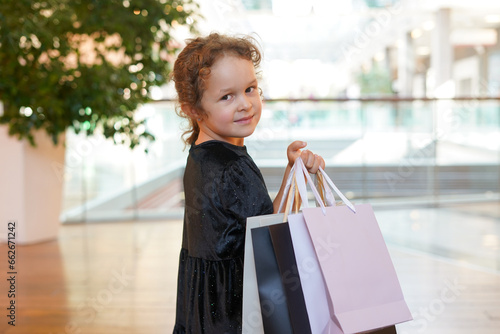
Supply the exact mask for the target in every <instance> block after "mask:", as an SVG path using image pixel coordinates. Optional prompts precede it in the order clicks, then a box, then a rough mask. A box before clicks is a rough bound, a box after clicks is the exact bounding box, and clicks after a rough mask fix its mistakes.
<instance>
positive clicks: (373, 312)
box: [288, 166, 412, 333]
mask: <svg viewBox="0 0 500 334" xmlns="http://www.w3.org/2000/svg"><path fill="white" fill-rule="evenodd" d="M302 168H303V169H304V168H305V167H304V166H302ZM320 172H321V173H322V174H323V177H324V178H325V179H326V180H327V181H328V183H329V185H330V186H331V187H332V188H333V189H334V191H335V192H336V193H337V194H338V195H339V196H340V197H341V199H342V200H343V202H344V203H345V204H346V205H342V206H329V207H325V206H323V205H321V207H319V208H303V209H302V213H303V218H304V220H305V223H306V226H307V230H308V232H309V236H310V238H311V241H312V244H313V246H314V251H315V254H316V258H317V260H318V263H319V266H320V268H321V272H322V274H323V278H324V281H325V283H326V288H327V291H328V297H329V302H330V303H331V305H330V306H331V309H330V311H333V315H334V319H333V321H334V323H336V324H338V325H339V326H340V328H341V330H342V332H343V333H359V332H364V331H370V330H374V329H380V331H382V332H383V331H391V330H393V328H392V327H389V326H392V325H394V324H397V323H401V322H405V321H409V320H411V319H412V316H411V313H410V311H409V309H408V306H407V305H406V302H405V300H404V297H403V293H402V290H401V286H400V284H399V280H398V278H397V274H396V271H395V269H394V266H393V264H392V260H391V258H390V255H389V252H388V250H387V246H386V245H385V242H384V239H383V236H382V233H381V231H380V228H379V226H378V223H377V220H376V218H375V215H374V213H373V209H372V207H371V206H370V205H369V204H361V205H353V204H352V203H350V202H349V201H348V200H347V198H345V196H344V195H343V194H342V193H340V191H339V190H338V189H337V187H336V186H335V185H334V184H333V182H332V181H331V180H330V179H329V177H328V176H327V175H326V173H324V171H323V170H322V169H320ZM310 186H311V188H314V185H313V184H312V183H311V184H310ZM313 190H314V189H313ZM313 192H314V191H313ZM314 193H315V196H316V194H317V191H316V192H314ZM316 198H317V197H316ZM291 218H292V217H289V218H288V219H289V220H290V219H291ZM292 222H293V218H292V221H291V222H290V225H291V226H293V225H292ZM292 235H293V233H292ZM295 245H296V243H294V246H295ZM296 257H300V255H299V251H297V249H296ZM297 261H299V260H297ZM301 278H302V276H301ZM306 286H307V284H306V283H305V282H304V284H303V288H304V290H307V289H306ZM385 327H389V328H385ZM394 330H395V329H394Z"/></svg>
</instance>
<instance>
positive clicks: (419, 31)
mask: <svg viewBox="0 0 500 334" xmlns="http://www.w3.org/2000/svg"><path fill="white" fill-rule="evenodd" d="M422 35H423V31H422V29H413V30H412V31H411V38H413V39H417V38H420V37H421V36H422Z"/></svg>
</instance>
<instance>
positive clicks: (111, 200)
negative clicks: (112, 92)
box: [59, 0, 500, 334]
mask: <svg viewBox="0 0 500 334" xmlns="http://www.w3.org/2000/svg"><path fill="white" fill-rule="evenodd" d="M197 2H198V3H199V4H200V10H201V13H202V15H203V20H202V21H200V23H199V30H200V33H202V34H206V33H209V32H212V31H217V32H222V33H229V34H251V35H252V36H254V37H255V38H256V39H257V40H258V41H259V43H260V45H261V47H262V50H263V54H264V60H263V62H262V64H261V68H260V70H261V72H260V76H261V79H260V86H261V88H262V90H263V95H264V110H263V116H262V119H261V121H260V124H259V127H258V129H257V131H256V132H255V133H254V134H253V135H252V136H251V137H249V138H248V139H247V140H246V141H245V144H246V146H247V148H248V150H249V153H250V154H251V156H252V157H253V158H254V160H255V162H256V164H257V165H258V166H259V167H260V168H261V170H262V172H263V175H264V177H265V180H266V183H267V186H268V189H269V192H270V193H271V196H273V195H274V194H275V193H276V192H277V190H278V188H279V185H280V183H281V177H282V173H283V170H284V166H285V164H286V153H285V150H286V147H287V146H288V144H289V143H290V142H292V141H294V140H304V141H307V143H308V148H309V149H311V150H312V151H314V152H315V153H318V154H320V155H322V156H323V157H324V158H325V160H326V166H327V168H326V171H327V173H328V174H329V175H330V176H331V178H332V179H333V181H334V182H335V183H336V185H337V186H338V187H339V188H340V190H341V191H342V192H343V193H344V194H345V195H346V196H347V197H348V198H350V199H351V200H352V201H353V202H355V203H371V204H372V205H373V207H374V209H375V213H376V216H377V219H378V221H379V224H380V227H381V229H382V232H383V234H384V237H385V239H386V241H387V244H388V246H389V248H390V250H391V252H393V254H394V262H395V264H396V269H397V270H398V272H399V271H401V273H402V274H401V275H402V276H400V279H401V281H402V286H403V290H404V292H405V295H406V296H407V298H408V303H409V305H410V308H411V310H412V312H413V313H414V317H415V319H416V320H417V322H414V323H413V325H406V327H401V330H400V332H401V333H421V332H425V333H441V334H442V333H478V332H481V333H498V330H499V328H500V303H499V302H498V300H500V40H499V34H500V2H497V1H487V0H476V1H465V0H455V1H451V0H432V1H431V0H415V1H410V0H408V1H403V0H335V1H331V0H213V1H209V0H199V1H197ZM176 34H177V35H176V37H177V38H178V39H179V40H180V41H183V40H184V39H186V38H189V37H191V36H192V35H190V34H189V33H187V32H186V31H183V30H182V29H179V30H178V31H177V32H176ZM152 96H153V98H154V100H155V101H154V102H152V103H149V104H147V105H144V106H142V107H141V108H140V110H138V112H137V116H138V117H141V118H146V119H147V127H148V130H149V131H150V132H151V133H153V134H154V135H155V137H156V141H154V142H153V143H149V144H144V145H142V146H141V147H139V148H136V149H134V150H133V151H131V150H129V149H128V147H125V146H119V145H115V144H113V143H112V141H109V140H105V139H104V138H103V137H100V136H94V137H92V138H85V137H84V136H82V135H76V134H74V133H68V134H67V150H66V161H65V166H64V170H63V171H62V175H61V177H62V178H63V179H64V182H65V183H64V184H65V186H64V200H63V211H62V213H61V219H62V222H63V226H64V229H65V230H64V231H63V232H62V233H63V235H64V236H66V237H65V238H61V240H60V242H61V243H62V244H61V245H60V246H59V247H60V248H61V250H64V249H65V247H67V246H65V245H67V243H70V242H73V241H71V240H77V239H71V238H73V237H74V238H76V237H75V235H76V234H77V232H76V231H86V232H85V233H86V236H87V238H88V237H89V236H90V235H97V234H98V233H99V232H97V230H96V229H98V228H100V227H99V226H101V228H103V229H106V230H107V231H108V233H109V235H113V232H110V231H111V229H112V228H113V226H122V225H121V224H123V223H124V222H132V223H133V224H134V225H133V226H134V227H133V228H131V227H130V225H126V226H128V227H127V230H126V231H127V232H123V235H124V236H126V237H127V238H129V237H130V238H133V237H131V236H130V234H129V233H133V232H131V231H132V230H134V231H142V233H144V231H145V230H146V229H150V228H151V226H152V225H151V224H156V223H157V222H161V223H162V224H172V225H171V226H176V227H175V229H174V231H176V232H175V233H179V234H178V235H175V236H172V235H170V236H169V237H168V239H169V240H170V239H175V240H179V239H180V227H179V226H180V224H181V221H182V217H183V189H182V175H183V169H184V165H185V159H186V156H187V151H188V149H185V147H184V144H183V142H182V140H181V134H182V131H183V130H182V127H183V122H182V121H181V120H180V119H179V117H178V116H177V115H176V113H175V106H176V105H175V92H174V89H173V86H172V85H171V84H168V85H166V86H165V87H158V88H157V89H156V90H154V91H153V92H152ZM145 148H147V149H148V153H145V152H144V149H145ZM82 223H83V224H82ZM141 224H143V226H145V227H144V229H145V230H141V228H140V226H141ZM154 226H156V225H154ZM128 229H131V230H130V231H129V230H128ZM159 229H160V231H163V232H165V230H164V229H163V228H159ZM89 231H90V232H89ZM92 231H96V232H95V234H92V233H94V232H92ZM119 233H122V232H119ZM139 233H141V232H139ZM165 233H166V232H165ZM168 233H172V232H171V231H170V232H168ZM70 236H72V237H70ZM152 238H153V240H154V241H155V243H154V244H155V245H156V247H160V248H162V247H163V246H162V245H163V244H162V242H161V241H160V240H157V239H156V238H157V236H152ZM133 240H135V241H134V242H138V241H137V239H133ZM80 242H82V245H81V247H82V249H86V250H87V251H88V249H89V247H90V246H89V244H90V243H91V241H87V242H88V244H87V246H83V243H85V241H80ZM176 242H177V243H178V242H179V241H176ZM95 243H96V241H95V240H94V241H92V245H95ZM175 245H178V244H175ZM169 247H170V246H169ZM171 248H172V249H173V250H172V251H170V252H169V253H168V254H167V253H165V254H164V256H167V257H172V258H175V260H176V258H177V254H178V253H177V248H176V247H170V248H169V249H171ZM162 249H163V248H162ZM162 254H163V253H162ZM96 256H98V255H96ZM130 258H133V256H131V257H130ZM62 261H63V262H64V263H69V262H71V261H72V260H71V259H70V258H66V257H65V256H64V255H63V256H62ZM65 261H69V262H65ZM410 264H411V265H410ZM89 268H92V266H91V264H89ZM172 268H175V266H172ZM61 270H62V271H64V270H63V269H61ZM165 270H167V269H165ZM168 270H170V272H169V273H168V275H170V276H172V282H175V272H174V271H175V270H174V269H168ZM64 272H65V274H64V275H66V276H65V277H67V278H68V279H71V277H76V276H74V275H72V274H69V273H68V271H67V270H66V271H64ZM144 277H146V276H144ZM144 277H143V278H144ZM417 277H418V281H417ZM75 279H76V278H75ZM405 279H406V281H405ZM412 279H414V280H412ZM457 280H458V282H459V283H460V284H462V285H463V286H464V287H467V289H465V288H464V289H465V290H464V291H466V292H464V294H462V295H460V296H458V295H457V300H458V302H457V303H456V304H443V302H441V304H439V301H440V299H439V298H440V297H439V296H440V293H441V292H442V289H443V288H444V287H446V284H447V283H446V282H456V281H457ZM479 281H480V282H481V284H480V285H475V283H478V282H479ZM158 284H160V283H158ZM420 284H421V285H422V286H425V287H426V288H425V289H424V291H423V290H419V289H418V288H416V287H417V286H419V285H420ZM478 284H479V283H478ZM170 288H171V290H174V289H173V287H172V286H171V287H170ZM468 293H470V294H471V295H468ZM441 295H442V294H441ZM467 298H472V299H471V300H469V299H467ZM436 300H437V301H436ZM495 300H496V301H495ZM170 301H172V299H170ZM474 303H477V304H474ZM440 305H441V306H443V305H444V306H443V308H442V309H441V308H439V307H440ZM474 305H475V306H474ZM425 307H430V309H431V311H432V310H434V311H435V312H434V313H432V312H431V316H432V319H431V316H429V317H426V315H425V313H424V312H423V311H422V308H425ZM172 316H173V315H171V314H170V315H169V317H170V318H171V317H172ZM460 319H461V320H460ZM464 319H465V320H464ZM109 321H112V320H109ZM424 325H425V327H424ZM167 332H169V331H168V330H166V331H165V333H167ZM126 333H128V332H126Z"/></svg>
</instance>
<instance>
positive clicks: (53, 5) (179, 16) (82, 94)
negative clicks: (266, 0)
mask: <svg viewBox="0 0 500 334" xmlns="http://www.w3.org/2000/svg"><path fill="white" fill-rule="evenodd" d="M197 11H198V7H197V5H196V4H195V3H193V2H192V1H191V0H187V1H173V0H106V1H91V0H58V1H40V2H38V1H31V0H17V1H6V0H0V101H1V102H2V104H3V108H1V109H0V124H1V125H0V150H1V153H0V154H1V156H2V158H1V161H0V183H1V184H2V190H1V193H0V219H1V221H2V222H5V221H6V220H18V226H19V229H20V230H19V235H20V236H21V237H23V238H24V237H25V240H24V241H25V242H26V243H28V242H34V241H38V240H43V239H50V238H53V237H54V235H53V234H54V233H53V232H51V233H48V231H46V232H47V233H45V232H44V230H48V229H43V228H38V227H39V226H40V225H41V224H43V223H45V221H46V220H49V221H53V220H54V217H57V218H55V220H57V224H58V223H59V221H58V217H59V213H60V212H59V210H60V205H61V201H60V197H61V193H62V184H60V183H61V182H60V180H58V178H57V177H56V175H55V173H54V172H53V171H51V168H50V165H51V164H53V163H54V161H57V160H62V161H63V159H64V145H63V144H64V133H65V132H66V130H67V129H69V128H71V129H73V130H74V131H75V132H76V133H80V132H84V133H86V134H87V135H92V134H94V133H96V132H99V133H102V134H104V136H105V137H107V138H112V139H113V140H114V141H115V142H117V143H124V144H126V145H129V146H130V147H131V148H134V147H135V146H137V145H138V144H139V143H140V142H141V141H143V140H152V139H154V138H153V136H152V135H151V134H150V133H148V132H147V131H146V130H145V127H144V126H143V123H144V120H140V119H137V118H136V117H135V116H134V111H135V110H136V109H137V107H138V106H139V105H140V104H143V103H145V102H147V101H148V100H149V99H150V89H151V88H153V87H155V86H161V85H162V84H164V83H165V82H166V81H167V80H168V75H169V70H170V62H171V60H172V58H173V55H174V54H175V52H176V51H177V47H178V46H179V45H180V44H179V43H178V42H177V41H176V40H175V39H174V38H173V37H172V36H173V34H174V31H176V30H178V29H189V30H191V31H193V30H194V25H195V20H196V15H197ZM26 154H34V155H35V157H34V158H29V157H28V158H27V157H25V155H26ZM44 156H45V157H46V159H43V157H44ZM42 160H47V161H46V162H47V163H48V164H49V167H46V166H45V167H44V166H42V163H43V162H42ZM23 162H24V164H23V165H19V166H18V163H23ZM13 166H14V167H13ZM52 178H53V179H54V180H53V182H49V180H48V179H52ZM18 181H19V182H18ZM30 182H31V183H33V184H34V188H29V189H28V188H27V184H28V183H30ZM6 185H7V187H6ZM56 186H57V189H58V190H56V191H54V187H56ZM35 189H37V190H40V191H42V194H41V195H32V192H33V191H34V190H35ZM31 199H34V202H33V203H32V202H29V201H30V200H31ZM18 207H19V208H18ZM23 208H24V211H25V213H23V212H22V211H23V210H21V209H23ZM45 211H50V212H51V213H52V216H47V217H42V213H44V212H45ZM54 212H55V216H54ZM31 221H33V222H32V223H33V224H36V225H37V228H35V227H33V226H31V225H30V224H31ZM2 224H3V223H2ZM2 233H4V234H6V233H5V231H0V236H1V235H2ZM21 242H22V241H21Z"/></svg>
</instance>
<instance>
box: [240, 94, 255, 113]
mask: <svg viewBox="0 0 500 334" xmlns="http://www.w3.org/2000/svg"><path fill="white" fill-rule="evenodd" d="M251 107H252V103H251V102H250V99H249V98H248V97H247V96H245V95H242V96H241V98H240V103H239V105H238V111H246V110H248V109H250V108H251Z"/></svg>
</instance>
